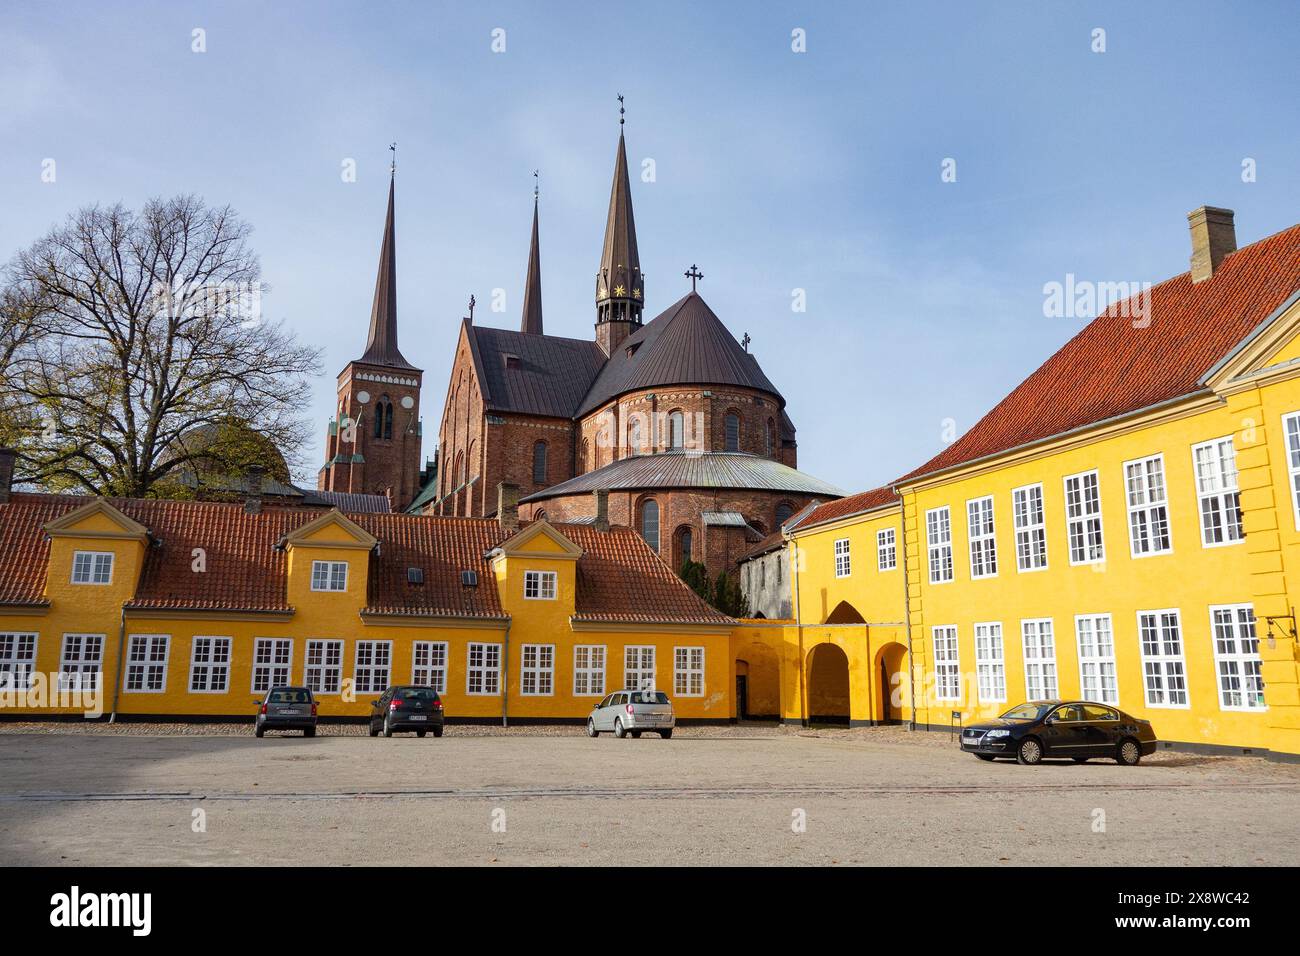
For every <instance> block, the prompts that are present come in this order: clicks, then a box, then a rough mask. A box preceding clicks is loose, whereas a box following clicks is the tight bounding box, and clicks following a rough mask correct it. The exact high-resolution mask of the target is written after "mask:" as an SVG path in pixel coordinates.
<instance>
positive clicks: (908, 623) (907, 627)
mask: <svg viewBox="0 0 1300 956" xmlns="http://www.w3.org/2000/svg"><path fill="white" fill-rule="evenodd" d="M890 490H891V491H893V492H894V494H895V495H897V494H898V489H897V488H892V489H890ZM898 523H899V529H898V530H899V536H900V537H901V538H902V540H901V541H900V542H899V545H900V550H901V551H902V552H903V629H904V631H905V633H906V634H907V690H908V694H909V696H910V697H911V702H912V719H911V720H910V721H908V724H907V729H908V730H916V658H915V657H913V656H912V599H911V595H910V594H909V591H908V586H907V505H906V503H905V502H904V501H903V500H902V498H901V497H899V508H898Z"/></svg>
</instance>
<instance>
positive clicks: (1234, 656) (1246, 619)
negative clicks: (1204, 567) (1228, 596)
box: [1210, 604, 1268, 714]
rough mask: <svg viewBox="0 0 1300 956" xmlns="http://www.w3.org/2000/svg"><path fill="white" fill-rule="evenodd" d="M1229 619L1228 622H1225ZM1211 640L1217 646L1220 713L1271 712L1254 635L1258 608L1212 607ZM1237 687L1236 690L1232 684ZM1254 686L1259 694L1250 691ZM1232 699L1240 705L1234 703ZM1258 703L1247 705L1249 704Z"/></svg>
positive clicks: (1240, 605) (1248, 606)
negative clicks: (1238, 699) (1251, 686)
mask: <svg viewBox="0 0 1300 956" xmlns="http://www.w3.org/2000/svg"><path fill="white" fill-rule="evenodd" d="M1225 618H1226V620H1225ZM1210 640H1212V641H1213V642H1214V674H1215V684H1216V685H1217V686H1218V688H1219V709H1220V710H1235V711H1244V712H1246V713H1251V714H1260V713H1263V712H1264V711H1266V710H1268V703H1267V701H1266V700H1265V699H1264V679H1263V677H1262V674H1261V671H1262V668H1263V662H1262V661H1261V660H1260V655H1259V635H1258V634H1257V633H1256V632H1255V608H1254V606H1253V605H1251V604H1211V605H1210ZM1234 683H1235V684H1236V686H1235V687H1233V686H1232V684H1234ZM1252 684H1253V685H1255V686H1256V687H1257V688H1258V690H1257V691H1252V690H1250V689H1248V688H1249V687H1250V685H1252ZM1233 695H1236V696H1237V697H1238V698H1240V702H1239V703H1231V700H1232V697H1233ZM1252 699H1253V700H1256V701H1257V703H1254V704H1250V703H1246V701H1248V700H1252Z"/></svg>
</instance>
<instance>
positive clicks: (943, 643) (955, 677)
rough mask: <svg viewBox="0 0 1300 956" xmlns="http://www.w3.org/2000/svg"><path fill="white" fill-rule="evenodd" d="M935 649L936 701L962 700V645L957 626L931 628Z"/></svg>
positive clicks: (936, 625) (940, 625)
mask: <svg viewBox="0 0 1300 956" xmlns="http://www.w3.org/2000/svg"><path fill="white" fill-rule="evenodd" d="M930 640H931V642H932V644H933V647H934V697H935V700H961V645H960V643H959V641H958V638H957V625H956V624H935V625H932V626H931V627H930Z"/></svg>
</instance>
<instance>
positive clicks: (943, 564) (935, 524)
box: [925, 505, 952, 584]
mask: <svg viewBox="0 0 1300 956" xmlns="http://www.w3.org/2000/svg"><path fill="white" fill-rule="evenodd" d="M925 540H926V544H927V546H928V548H929V556H930V583H931V584H942V583H944V582H945V581H951V580H952V515H951V513H950V512H949V511H948V506H947V505H945V506H944V507H942V508H933V509H931V510H930V511H927V512H926V513H925Z"/></svg>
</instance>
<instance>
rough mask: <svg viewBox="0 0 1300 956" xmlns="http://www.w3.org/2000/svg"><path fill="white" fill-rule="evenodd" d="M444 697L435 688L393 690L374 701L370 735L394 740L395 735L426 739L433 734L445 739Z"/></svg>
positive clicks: (417, 686)
mask: <svg viewBox="0 0 1300 956" xmlns="http://www.w3.org/2000/svg"><path fill="white" fill-rule="evenodd" d="M442 724H443V711H442V698H441V697H439V696H438V692H437V691H436V690H434V689H433V688H432V687H422V686H420V685H418V684H408V685H401V686H398V687H390V688H388V690H386V691H384V692H383V693H382V694H380V695H379V698H378V699H377V700H373V701H371V702H370V736H371V737H378V736H379V735H380V734H381V733H382V734H383V735H384V736H385V737H391V736H393V734H394V733H402V732H404V731H414V732H415V736H417V737H423V736H424V735H425V734H427V733H428V732H429V731H433V735H434V736H435V737H441V736H442Z"/></svg>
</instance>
